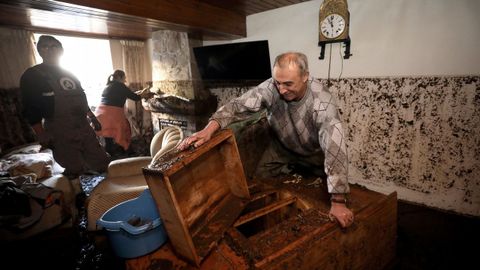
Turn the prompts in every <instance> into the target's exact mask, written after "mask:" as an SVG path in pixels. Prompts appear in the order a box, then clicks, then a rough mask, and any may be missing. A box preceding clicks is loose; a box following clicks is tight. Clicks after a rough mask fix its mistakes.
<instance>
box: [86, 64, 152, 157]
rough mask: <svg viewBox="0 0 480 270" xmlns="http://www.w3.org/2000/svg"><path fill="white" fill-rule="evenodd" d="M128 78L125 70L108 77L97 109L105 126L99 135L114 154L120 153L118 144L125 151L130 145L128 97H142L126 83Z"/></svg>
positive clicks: (134, 98)
mask: <svg viewBox="0 0 480 270" xmlns="http://www.w3.org/2000/svg"><path fill="white" fill-rule="evenodd" d="M126 79H127V78H126V76H125V72H124V71H123V70H115V72H114V73H113V74H111V75H110V76H109V77H108V80H107V86H106V87H105V89H104V90H103V93H102V100H101V102H100V105H99V106H98V107H97V108H96V110H95V115H96V117H97V118H98V120H99V121H100V123H101V124H102V127H103V128H102V130H100V131H97V135H98V136H101V137H104V138H105V149H106V150H107V152H108V153H110V155H112V156H115V155H116V154H117V153H118V151H117V149H118V147H116V146H117V145H120V146H121V148H122V149H121V150H123V152H125V151H127V150H128V148H129V146H130V141H131V130H130V123H129V122H128V119H127V118H126V117H125V112H124V106H125V102H126V100H127V98H128V99H131V100H134V101H139V100H141V98H142V97H141V96H140V95H137V94H135V93H134V92H132V91H131V90H130V89H129V88H128V87H127V86H126V85H125V82H126Z"/></svg>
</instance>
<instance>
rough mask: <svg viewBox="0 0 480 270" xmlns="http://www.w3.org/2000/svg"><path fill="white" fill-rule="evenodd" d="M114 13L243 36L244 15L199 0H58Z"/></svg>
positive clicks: (204, 30)
mask: <svg viewBox="0 0 480 270" xmlns="http://www.w3.org/2000/svg"><path fill="white" fill-rule="evenodd" d="M56 2H64V3H68V4H74V5H80V6H85V7H90V8H95V9H100V10H105V11H110V12H115V13H121V14H127V15H132V16H137V17H143V18H147V19H151V20H155V21H160V22H165V23H168V24H173V25H177V28H178V27H182V26H185V27H186V28H188V29H190V30H191V31H194V32H195V31H196V30H198V31H200V32H211V33H218V34H225V35H229V36H237V37H245V36H246V18H245V16H243V15H241V14H238V13H236V12H232V11H230V10H227V9H223V8H220V7H217V6H212V5H209V4H207V3H205V2H201V1H198V0H122V1H118V0H61V1H56Z"/></svg>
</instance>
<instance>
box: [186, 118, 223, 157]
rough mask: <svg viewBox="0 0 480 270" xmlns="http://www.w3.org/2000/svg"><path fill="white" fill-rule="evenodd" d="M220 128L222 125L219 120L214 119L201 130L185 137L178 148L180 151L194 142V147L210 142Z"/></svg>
mask: <svg viewBox="0 0 480 270" xmlns="http://www.w3.org/2000/svg"><path fill="white" fill-rule="evenodd" d="M219 129H220V125H219V124H218V122H217V121H215V120H212V121H210V122H208V125H207V126H206V127H205V128H204V129H202V130H200V131H199V132H195V133H193V134H192V136H189V137H187V138H185V139H184V140H183V141H182V142H181V143H180V144H179V145H178V146H177V149H179V150H180V151H182V150H185V149H187V148H188V147H189V146H190V145H192V144H193V146H194V147H199V146H200V145H202V144H204V143H206V142H208V141H209V140H210V138H212V135H213V133H215V132H216V131H217V130H219Z"/></svg>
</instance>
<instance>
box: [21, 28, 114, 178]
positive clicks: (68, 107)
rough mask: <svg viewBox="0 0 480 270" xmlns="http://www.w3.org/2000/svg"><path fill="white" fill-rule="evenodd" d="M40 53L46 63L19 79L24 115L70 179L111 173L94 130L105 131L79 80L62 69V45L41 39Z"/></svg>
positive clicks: (44, 37) (46, 38)
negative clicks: (107, 171)
mask: <svg viewBox="0 0 480 270" xmlns="http://www.w3.org/2000/svg"><path fill="white" fill-rule="evenodd" d="M37 50H38V53H39V54H40V56H41V57H42V59H43V62H42V63H41V64H39V65H35V66H33V67H30V68H28V69H27V70H26V71H25V72H24V73H23V75H22V77H21V79H20V92H21V97H22V105H23V110H24V111H23V115H24V117H25V118H26V119H27V121H28V122H29V124H30V125H31V127H32V128H33V130H34V132H35V134H36V136H37V139H38V141H39V143H40V144H41V145H42V146H43V147H45V148H50V149H52V152H53V157H54V158H55V160H56V161H57V162H58V163H59V164H60V165H61V166H62V167H64V168H65V171H64V172H63V174H64V175H66V176H67V177H69V178H76V177H78V176H79V175H81V174H85V173H91V172H92V171H94V172H98V173H102V172H104V171H106V169H107V166H108V163H109V162H110V159H109V158H108V155H107V154H106V153H105V151H104V149H103V148H102V146H101V145H100V143H99V142H98V140H97V137H96V135H95V132H94V131H93V129H92V126H93V127H94V129H95V130H96V131H99V130H101V129H102V126H101V124H100V123H99V122H98V120H97V118H95V115H94V114H93V113H92V111H91V110H90V108H89V106H88V102H87V98H86V96H85V92H84V90H83V88H82V86H81V84H80V81H79V80H78V79H77V78H76V77H75V76H74V75H73V74H71V73H70V72H68V71H66V70H64V69H62V68H61V67H60V65H59V63H60V57H61V56H62V54H63V47H62V43H61V42H60V41H59V40H57V39H56V38H55V37H53V36H47V35H43V36H40V38H39V40H38V43H37Z"/></svg>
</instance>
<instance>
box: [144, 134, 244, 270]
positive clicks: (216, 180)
mask: <svg viewBox="0 0 480 270" xmlns="http://www.w3.org/2000/svg"><path fill="white" fill-rule="evenodd" d="M143 174H144V176H145V179H146V181H147V184H148V186H149V188H150V191H151V193H152V196H153V198H154V200H155V202H156V205H157V208H158V211H159V213H160V216H161V218H162V221H163V224H164V226H165V229H166V231H167V234H168V236H169V239H170V242H171V244H172V246H173V248H174V250H175V252H176V253H177V254H178V255H179V256H181V257H182V258H184V259H186V260H187V261H189V262H190V263H192V264H194V265H197V266H199V265H200V262H201V261H202V260H203V258H204V257H205V256H206V255H207V254H208V253H209V251H210V250H211V249H212V248H213V247H214V246H216V245H217V242H218V241H219V240H220V239H221V238H222V237H223V234H224V233H225V231H226V230H227V229H228V228H229V227H231V225H232V224H233V223H234V222H235V220H236V219H237V218H238V216H239V215H240V213H241V212H242V210H243V208H244V207H245V205H246V204H247V203H248V201H249V199H250V194H249V192H248V187H247V183H246V179H245V175H244V170H243V166H242V163H241V160H240V155H239V153H238V149H237V145H236V142H235V137H234V135H233V133H232V131H231V130H228V129H226V130H221V131H219V132H217V133H216V134H215V135H214V136H212V138H211V140H209V141H208V142H207V143H205V144H203V145H202V146H200V147H198V148H196V149H188V150H185V151H182V152H178V151H177V152H171V153H168V154H166V155H165V156H163V157H161V158H160V159H159V160H158V161H157V162H155V163H154V164H151V165H150V166H149V167H148V168H143Z"/></svg>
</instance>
